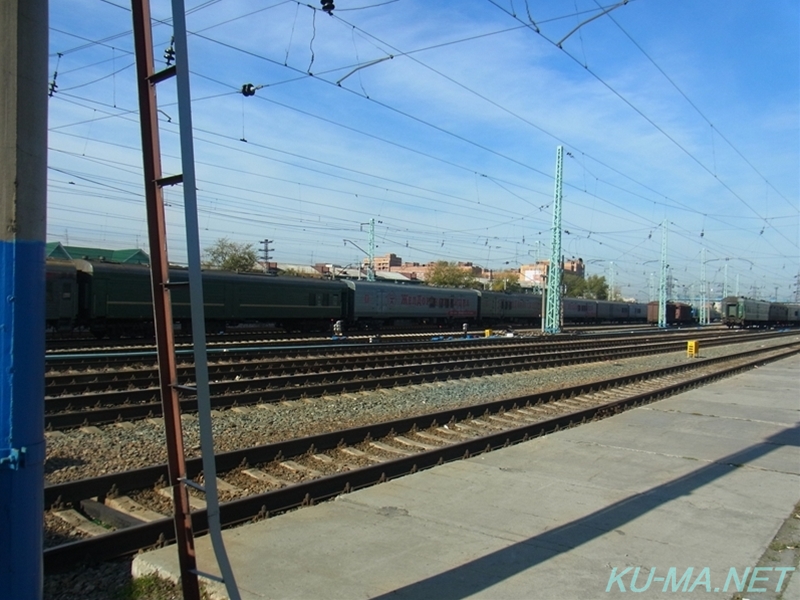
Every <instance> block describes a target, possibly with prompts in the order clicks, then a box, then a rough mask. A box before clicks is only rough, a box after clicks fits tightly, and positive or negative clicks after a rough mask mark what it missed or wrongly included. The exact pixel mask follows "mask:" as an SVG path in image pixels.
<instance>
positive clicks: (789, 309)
mask: <svg viewBox="0 0 800 600" xmlns="http://www.w3.org/2000/svg"><path fill="white" fill-rule="evenodd" d="M786 324H787V325H793V326H797V325H800V304H793V303H788V304H786Z"/></svg>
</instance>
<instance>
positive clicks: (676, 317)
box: [647, 302, 697, 325]
mask: <svg viewBox="0 0 800 600" xmlns="http://www.w3.org/2000/svg"><path fill="white" fill-rule="evenodd" d="M666 308H667V313H666V315H665V317H666V322H667V325H692V324H694V323H697V316H696V314H695V312H694V310H693V309H692V307H691V306H690V305H688V304H684V303H683V302H667V306H666ZM647 322H648V323H650V324H652V325H657V324H658V302H648V303H647Z"/></svg>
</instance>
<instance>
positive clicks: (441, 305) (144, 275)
mask: <svg viewBox="0 0 800 600" xmlns="http://www.w3.org/2000/svg"><path fill="white" fill-rule="evenodd" d="M46 277H47V279H46V318H47V327H48V331H50V332H66V331H73V330H83V331H90V332H92V333H93V334H95V335H97V336H99V337H104V336H112V337H117V336H128V335H133V336H135V335H147V334H151V333H152V330H153V308H152V298H151V290H150V270H149V269H148V268H147V267H146V266H141V265H126V264H116V263H107V262H96V261H94V262H92V261H88V260H70V261H64V260H48V261H47V268H46ZM169 277H170V283H171V284H175V286H174V287H171V301H172V314H173V320H174V321H175V323H176V324H178V325H179V326H180V329H181V330H183V331H190V330H191V327H190V325H191V323H190V318H191V313H190V304H189V289H188V286H187V285H181V284H182V283H185V282H188V271H187V270H186V269H181V268H174V269H170V274H169ZM203 297H204V309H205V318H206V329H207V330H208V331H209V332H222V331H225V330H226V328H229V327H232V326H247V325H251V324H252V325H256V324H257V325H260V326H269V327H275V328H280V329H283V330H285V331H327V330H329V329H330V328H331V325H332V323H334V322H336V321H340V320H341V321H343V323H344V325H345V327H346V328H347V329H351V330H355V329H360V330H378V329H380V328H387V327H409V326H415V325H425V326H434V327H437V326H438V327H441V328H443V329H445V328H448V329H452V328H457V327H460V326H461V325H462V324H463V323H469V324H470V326H476V325H478V326H487V327H490V326H497V325H507V326H513V325H530V326H536V325H539V324H541V319H542V297H541V296H540V295H535V294H526V293H506V292H491V291H480V290H473V289H455V288H439V287H433V286H427V285H402V284H396V283H378V282H369V281H353V280H343V281H340V280H319V279H308V278H299V277H275V276H270V275H265V274H260V273H230V272H225V271H214V270H209V271H204V272H203ZM562 309H563V311H562V312H563V320H564V322H565V323H585V324H593V323H645V322H646V320H647V306H646V305H645V304H639V303H628V302H608V301H604V300H586V299H579V298H565V299H564V300H563V304H562Z"/></svg>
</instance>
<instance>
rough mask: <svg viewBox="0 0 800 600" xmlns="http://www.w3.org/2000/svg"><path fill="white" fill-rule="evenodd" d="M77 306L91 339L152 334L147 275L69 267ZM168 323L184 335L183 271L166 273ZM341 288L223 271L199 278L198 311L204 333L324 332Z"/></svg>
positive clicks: (136, 270) (98, 266) (335, 314)
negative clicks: (243, 328)
mask: <svg viewBox="0 0 800 600" xmlns="http://www.w3.org/2000/svg"><path fill="white" fill-rule="evenodd" d="M75 263H76V267H77V275H78V285H79V287H80V290H81V291H80V297H81V299H82V301H81V302H82V303H81V305H80V306H79V308H78V315H77V317H78V319H77V320H78V322H79V323H81V324H85V325H86V326H87V327H88V328H89V329H90V330H91V331H92V332H94V333H95V334H96V335H121V334H133V335H136V334H139V335H141V334H146V333H147V334H149V333H151V332H152V329H153V304H152V295H151V291H150V270H149V269H148V268H147V267H142V266H138V265H135V266H134V265H118V264H109V263H90V262H88V261H84V260H79V261H75ZM169 277H170V283H171V284H173V285H174V287H172V288H171V301H172V302H171V304H172V317H173V320H174V321H176V322H178V323H180V324H181V329H184V330H186V331H189V330H190V325H191V306H190V303H189V288H188V286H187V285H183V284H185V283H187V282H188V280H189V273H188V271H187V270H185V269H171V270H170V273H169ZM346 302H347V295H346V287H345V286H344V284H342V283H341V282H338V281H319V280H313V279H302V278H293V277H270V276H267V275H259V274H239V273H229V272H225V271H206V272H204V273H203V305H204V306H203V308H204V312H205V318H206V326H207V328H208V329H209V331H215V330H216V331H224V330H225V328H226V327H229V326H235V325H241V324H248V323H259V324H270V325H274V326H275V327H281V328H283V329H286V330H302V331H309V330H313V329H317V330H320V329H327V328H328V326H329V324H330V322H331V321H335V320H337V319H339V318H341V315H342V311H343V310H344V305H345V303H346Z"/></svg>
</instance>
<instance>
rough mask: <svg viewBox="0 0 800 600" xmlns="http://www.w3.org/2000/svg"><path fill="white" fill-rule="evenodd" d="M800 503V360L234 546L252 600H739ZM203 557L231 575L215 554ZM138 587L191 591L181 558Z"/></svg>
mask: <svg viewBox="0 0 800 600" xmlns="http://www.w3.org/2000/svg"><path fill="white" fill-rule="evenodd" d="M798 501H800V357H793V358H790V359H786V360H783V361H780V362H776V363H771V364H769V365H766V366H764V367H762V368H759V369H756V370H753V371H750V372H748V373H745V374H742V375H739V376H736V377H733V378H729V379H726V380H724V381H722V382H719V383H716V384H713V385H711V386H706V387H704V388H701V389H698V390H694V391H691V392H688V393H684V394H681V395H679V396H675V397H673V398H670V399H667V400H663V401H661V402H658V403H654V404H651V405H649V406H648V407H645V408H640V409H635V410H631V411H628V412H626V413H624V414H621V415H618V416H616V417H614V418H611V419H607V420H605V421H601V422H598V423H592V424H589V425H584V426H582V427H579V428H576V429H571V430H567V431H563V432H559V433H557V434H554V435H550V436H547V437H544V438H540V439H537V440H534V441H531V442H528V443H525V444H520V445H517V446H513V447H510V448H507V449H504V450H501V451H498V452H493V453H491V454H488V455H485V456H478V457H475V458H473V459H470V460H465V461H459V462H455V463H450V464H447V465H444V466H441V467H438V468H435V469H432V470H429V471H424V472H421V473H418V474H415V475H412V476H408V477H404V478H401V479H398V480H395V481H392V482H389V483H386V484H383V485H379V486H376V487H373V488H369V489H366V490H362V491H358V492H355V493H352V494H348V495H346V496H341V497H339V498H338V499H336V500H335V501H332V502H328V503H326V504H322V505H319V506H315V507H312V508H306V509H302V510H298V511H295V512H292V513H288V514H285V515H281V516H278V517H275V518H271V519H268V520H266V521H263V522H260V523H257V524H254V525H248V526H245V527H242V528H239V529H235V530H231V531H226V532H225V534H224V539H225V543H226V547H227V550H228V553H229V556H230V558H231V562H232V564H233V568H234V572H235V575H236V579H237V583H238V586H239V590H240V593H241V595H242V598H244V599H246V600H254V599H261V598H303V599H306V598H307V599H338V598H381V599H383V598H386V599H388V598H392V599H409V600H411V599H414V600H417V599H423V598H431V599H434V598H435V599H450V598H491V599H514V598H525V599H529V598H548V599H559V598H564V599H570V600H573V599H575V598H601V597H602V598H611V597H622V598H624V597H628V596H629V595H630V592H632V591H633V592H638V593H636V597H637V598H662V597H672V598H678V597H680V598H685V597H688V596H694V595H695V594H699V595H702V594H703V593H707V592H711V593H714V592H716V594H714V595H715V596H716V597H720V598H732V597H733V596H734V595H735V593H736V592H737V588H736V580H735V579H734V578H732V577H730V576H731V569H735V571H734V574H735V575H736V577H738V578H739V579H743V576H744V574H745V569H749V570H748V571H747V572H748V573H751V572H752V569H753V568H754V567H756V566H757V565H758V564H759V560H760V559H762V555H764V554H765V552H767V551H768V548H769V546H770V545H771V543H772V542H773V537H774V536H775V535H776V533H777V532H778V530H779V528H781V526H782V525H783V524H784V521H786V519H787V518H791V516H792V511H793V507H794V506H795V505H796V504H797V503H798ZM795 520H796V523H797V524H798V526H797V527H795V528H794V529H793V530H792V531H794V533H792V535H795V536H796V539H797V540H798V541H800V533H798V532H800V517H797V518H796V519H795ZM789 523H791V524H793V523H794V522H792V521H791V520H790V521H789ZM772 545H773V546H775V544H772ZM197 551H198V560H199V567H200V569H201V570H202V571H206V572H210V573H217V574H218V573H219V571H218V570H217V567H216V563H215V560H214V555H213V552H212V550H211V545H210V540H209V539H208V538H200V539H198V540H197ZM789 553H791V551H789ZM797 556H798V555H797V554H794V555H793V558H792V559H791V560H792V561H793V566H794V567H797V564H796V559H797ZM763 564H764V563H763V562H762V565H763ZM689 567H691V568H692V569H693V570H692V572H691V573H689V574H688V576H687V569H688V568H689ZM626 569H627V570H626ZM637 569H639V572H638V576H637V578H636V580H635V582H633V585H634V589H631V585H632V578H633V576H634V574H635V573H636V570H637ZM670 569H672V571H670ZM704 569H706V570H704ZM787 569H788V570H783V571H776V570H775V569H774V568H771V569H770V570H762V571H760V572H759V573H758V577H760V578H763V579H759V580H757V581H756V582H754V583H752V584H748V585H750V586H751V587H750V591H749V592H748V591H747V588H745V590H744V593H743V596H744V597H745V598H750V599H754V598H783V599H785V600H789V598H800V575H798V574H797V572H796V570H795V571H792V570H790V568H788V567H787ZM133 571H134V575H141V574H146V573H152V572H157V573H160V574H162V575H163V576H168V577H171V578H173V579H176V578H177V577H176V575H177V573H179V569H178V564H177V553H176V551H175V548H174V547H169V548H163V549H161V550H157V551H154V552H149V553H146V554H142V555H140V556H138V557H137V558H136V559H135V561H134V564H133ZM684 576H686V577H685V578H684V579H683V581H681V578H683V577H684ZM781 576H783V580H782V581H780V579H781ZM651 577H652V580H651V581H650V582H649V585H648V580H649V579H650V578H651ZM779 582H780V584H781V590H780V591H777V592H776V588H777V586H778V584H779ZM787 588H788V589H787ZM210 589H211V590H216V591H219V590H223V589H224V588H223V586H221V584H211V585H210ZM642 589H643V590H644V591H638V590H642ZM759 589H763V590H765V591H764V592H758V591H756V590H759ZM220 593H221V594H222V595H221V596H220V597H225V596H224V593H223V592H220ZM789 593H794V594H797V595H795V596H789V595H787V594H789Z"/></svg>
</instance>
